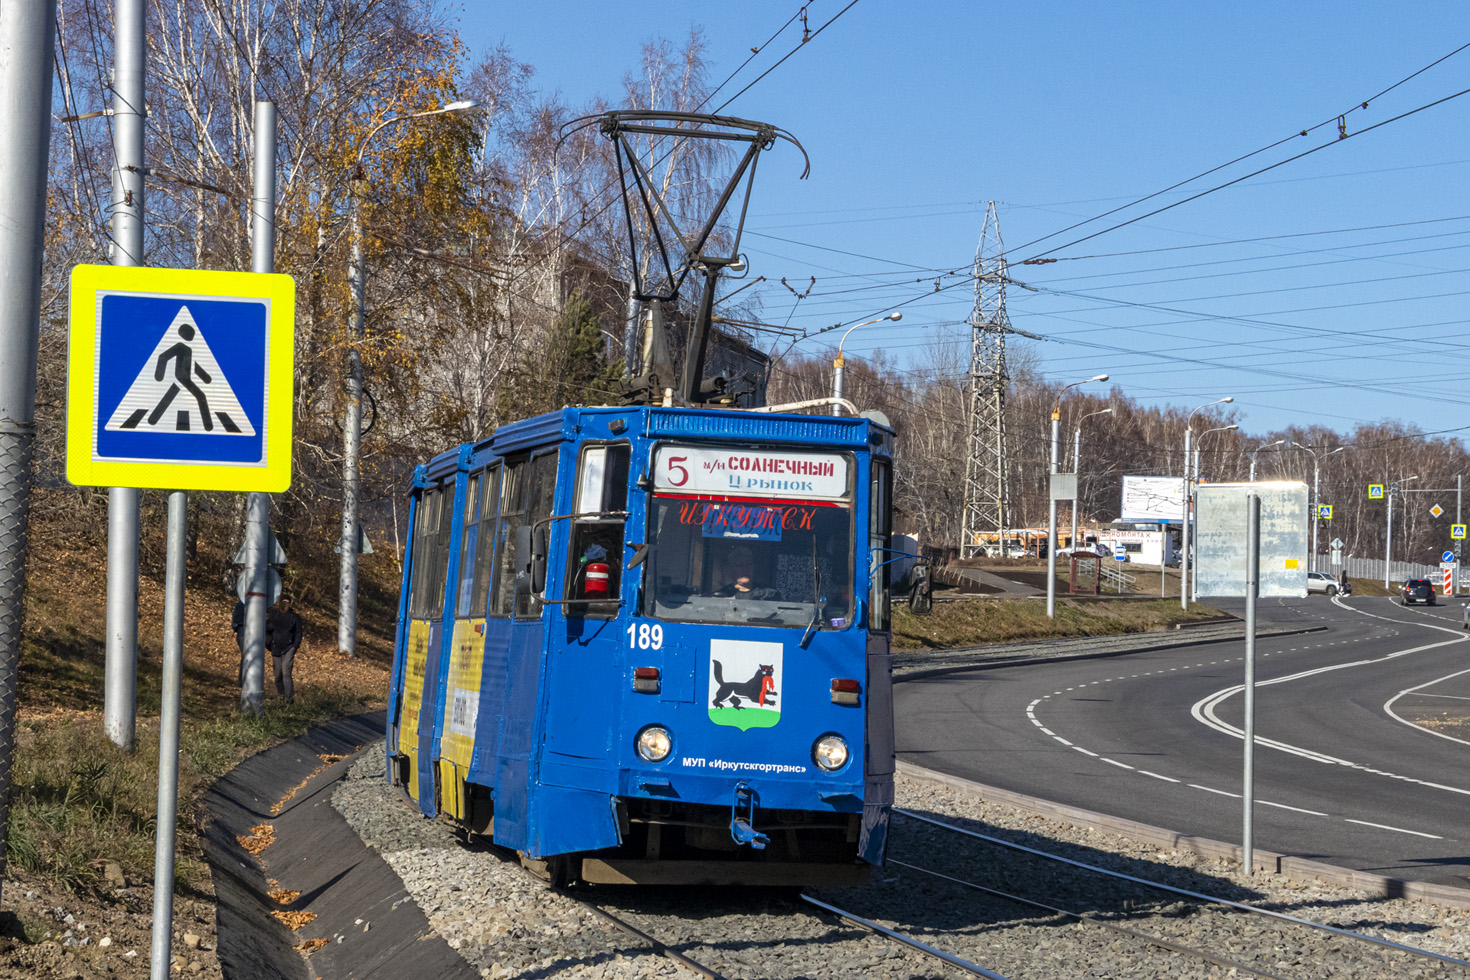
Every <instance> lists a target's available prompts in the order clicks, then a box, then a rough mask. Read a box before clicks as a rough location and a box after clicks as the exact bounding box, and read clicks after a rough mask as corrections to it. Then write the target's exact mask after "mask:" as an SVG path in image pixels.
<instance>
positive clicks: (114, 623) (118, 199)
mask: <svg viewBox="0 0 1470 980" xmlns="http://www.w3.org/2000/svg"><path fill="white" fill-rule="evenodd" d="M143 89H144V86H143V0H117V5H116V7H114V9H113V68H112V132H113V153H114V155H115V157H116V161H115V163H114V169H113V172H112V246H111V250H112V264H113V265H122V266H130V267H131V266H140V265H142V264H143V119H144V106H145V104H146V103H145V101H144V90H143ZM141 495H142V494H141V491H139V490H138V489H137V488H135V487H113V488H111V489H110V490H108V491H107V653H106V673H105V679H104V681H103V685H104V686H103V696H102V702H103V708H102V714H103V718H102V727H103V730H104V731H106V732H107V737H108V738H110V739H111V740H112V741H113V742H114V743H115V744H117V745H120V746H122V747H123V748H125V749H127V750H128V751H129V752H131V751H132V750H133V745H134V726H135V716H136V713H137V700H138V693H137V692H138V501H139V499H140V497H141Z"/></svg>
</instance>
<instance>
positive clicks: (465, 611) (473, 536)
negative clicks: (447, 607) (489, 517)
mask: <svg viewBox="0 0 1470 980" xmlns="http://www.w3.org/2000/svg"><path fill="white" fill-rule="evenodd" d="M484 481H485V474H484V473H472V474H470V477H469V480H468V481H467V482H466V484H465V491H464V521H463V524H462V525H461V527H460V532H459V573H458V574H459V588H458V589H457V590H456V591H455V596H456V598H455V602H454V604H455V611H454V615H455V616H457V617H459V618H461V619H463V618H464V617H466V616H469V615H471V610H472V609H473V608H474V605H473V603H472V602H471V598H472V595H473V592H474V586H475V560H476V559H477V558H479V555H480V552H479V549H478V548H476V547H475V542H476V541H478V540H479V535H480V506H481V497H482V495H483V487H484Z"/></svg>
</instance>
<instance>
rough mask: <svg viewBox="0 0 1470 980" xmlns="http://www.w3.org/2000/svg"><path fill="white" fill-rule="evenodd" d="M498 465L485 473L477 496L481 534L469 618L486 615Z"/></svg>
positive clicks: (476, 549)
mask: <svg viewBox="0 0 1470 980" xmlns="http://www.w3.org/2000/svg"><path fill="white" fill-rule="evenodd" d="M499 502H500V464H499V463H496V464H495V465H494V466H492V467H490V468H489V469H488V470H486V471H485V476H484V486H483V488H482V490H481V493H480V530H479V532H478V534H477V541H476V544H475V585H474V589H473V591H472V592H471V593H470V612H469V615H471V616H483V615H485V610H486V606H487V605H488V603H489V600H490V576H491V573H492V572H493V571H494V567H495V566H494V561H493V559H494V557H495V526H496V518H497V516H498V515H499V512H500V509H499V507H498V506H497V505H498V504H499Z"/></svg>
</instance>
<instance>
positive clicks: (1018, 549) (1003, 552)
mask: <svg viewBox="0 0 1470 980" xmlns="http://www.w3.org/2000/svg"><path fill="white" fill-rule="evenodd" d="M1029 554H1030V552H1029V551H1027V550H1026V549H1025V548H1023V547H1022V546H1021V545H1018V544H1015V543H1012V544H1011V545H1009V546H1008V547H1006V548H1002V547H1001V546H1000V545H998V544H988V545H986V546H985V557H986V558H1025V557H1026V556H1027V555H1029Z"/></svg>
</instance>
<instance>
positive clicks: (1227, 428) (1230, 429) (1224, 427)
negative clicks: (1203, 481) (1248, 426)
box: [1194, 425, 1240, 483]
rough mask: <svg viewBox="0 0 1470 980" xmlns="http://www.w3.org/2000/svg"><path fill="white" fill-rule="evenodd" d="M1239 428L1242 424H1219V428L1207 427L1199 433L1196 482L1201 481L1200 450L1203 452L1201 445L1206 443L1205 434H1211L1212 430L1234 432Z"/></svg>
mask: <svg viewBox="0 0 1470 980" xmlns="http://www.w3.org/2000/svg"><path fill="white" fill-rule="evenodd" d="M1239 428H1240V426H1238V425H1222V426H1219V427H1218V428H1214V429H1206V430H1205V431H1203V432H1201V433H1200V434H1199V445H1197V446H1195V447H1194V482H1195V483H1198V482H1199V463H1200V452H1201V450H1200V446H1203V445H1204V443H1205V436H1207V435H1209V434H1210V433H1211V432H1234V431H1235V430H1236V429H1239Z"/></svg>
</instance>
